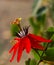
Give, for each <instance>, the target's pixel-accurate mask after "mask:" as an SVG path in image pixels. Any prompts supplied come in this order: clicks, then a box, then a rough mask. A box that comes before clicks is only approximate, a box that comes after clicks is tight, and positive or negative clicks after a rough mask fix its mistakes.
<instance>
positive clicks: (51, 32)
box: [46, 27, 54, 39]
mask: <svg viewBox="0 0 54 65" xmlns="http://www.w3.org/2000/svg"><path fill="white" fill-rule="evenodd" d="M53 34H54V27H50V28H49V29H48V30H47V31H46V36H47V38H48V39H50V38H51V37H52V35H53Z"/></svg>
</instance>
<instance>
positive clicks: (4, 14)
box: [0, 0, 33, 65]
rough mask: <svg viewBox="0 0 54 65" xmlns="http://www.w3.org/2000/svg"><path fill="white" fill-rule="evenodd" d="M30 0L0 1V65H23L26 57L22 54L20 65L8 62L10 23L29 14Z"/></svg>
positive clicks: (24, 18) (25, 17)
mask: <svg viewBox="0 0 54 65" xmlns="http://www.w3.org/2000/svg"><path fill="white" fill-rule="evenodd" d="M32 3H33V1H32V0H0V65H15V64H16V65H24V60H25V59H27V57H28V55H26V53H24V54H23V56H22V59H21V61H20V63H17V62H16V60H14V61H13V62H12V63H10V62H9V56H10V55H9V53H8V50H9V48H10V46H11V44H10V22H11V21H13V20H15V18H18V17H22V18H23V20H25V22H23V24H24V23H26V19H27V18H28V17H29V16H30V14H31V7H32ZM27 23H28V22H27Z"/></svg>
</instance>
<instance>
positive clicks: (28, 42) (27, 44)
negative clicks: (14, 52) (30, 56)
mask: <svg viewBox="0 0 54 65" xmlns="http://www.w3.org/2000/svg"><path fill="white" fill-rule="evenodd" d="M25 49H26V52H27V53H29V52H30V50H31V43H30V40H29V38H27V37H26V38H25Z"/></svg>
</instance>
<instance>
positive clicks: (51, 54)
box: [44, 47, 54, 61]
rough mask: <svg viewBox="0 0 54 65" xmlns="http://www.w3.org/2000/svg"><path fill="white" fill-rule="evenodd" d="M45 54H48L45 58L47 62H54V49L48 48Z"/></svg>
mask: <svg viewBox="0 0 54 65" xmlns="http://www.w3.org/2000/svg"><path fill="white" fill-rule="evenodd" d="M45 54H46V56H45V57H44V59H45V60H48V61H54V47H52V48H48V49H47V51H46V52H45Z"/></svg>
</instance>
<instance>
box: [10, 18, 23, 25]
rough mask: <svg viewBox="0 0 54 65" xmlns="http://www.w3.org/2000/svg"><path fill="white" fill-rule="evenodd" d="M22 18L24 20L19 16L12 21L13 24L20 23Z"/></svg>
mask: <svg viewBox="0 0 54 65" xmlns="http://www.w3.org/2000/svg"><path fill="white" fill-rule="evenodd" d="M21 20H22V18H17V19H15V21H13V22H11V24H20V21H21Z"/></svg>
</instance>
